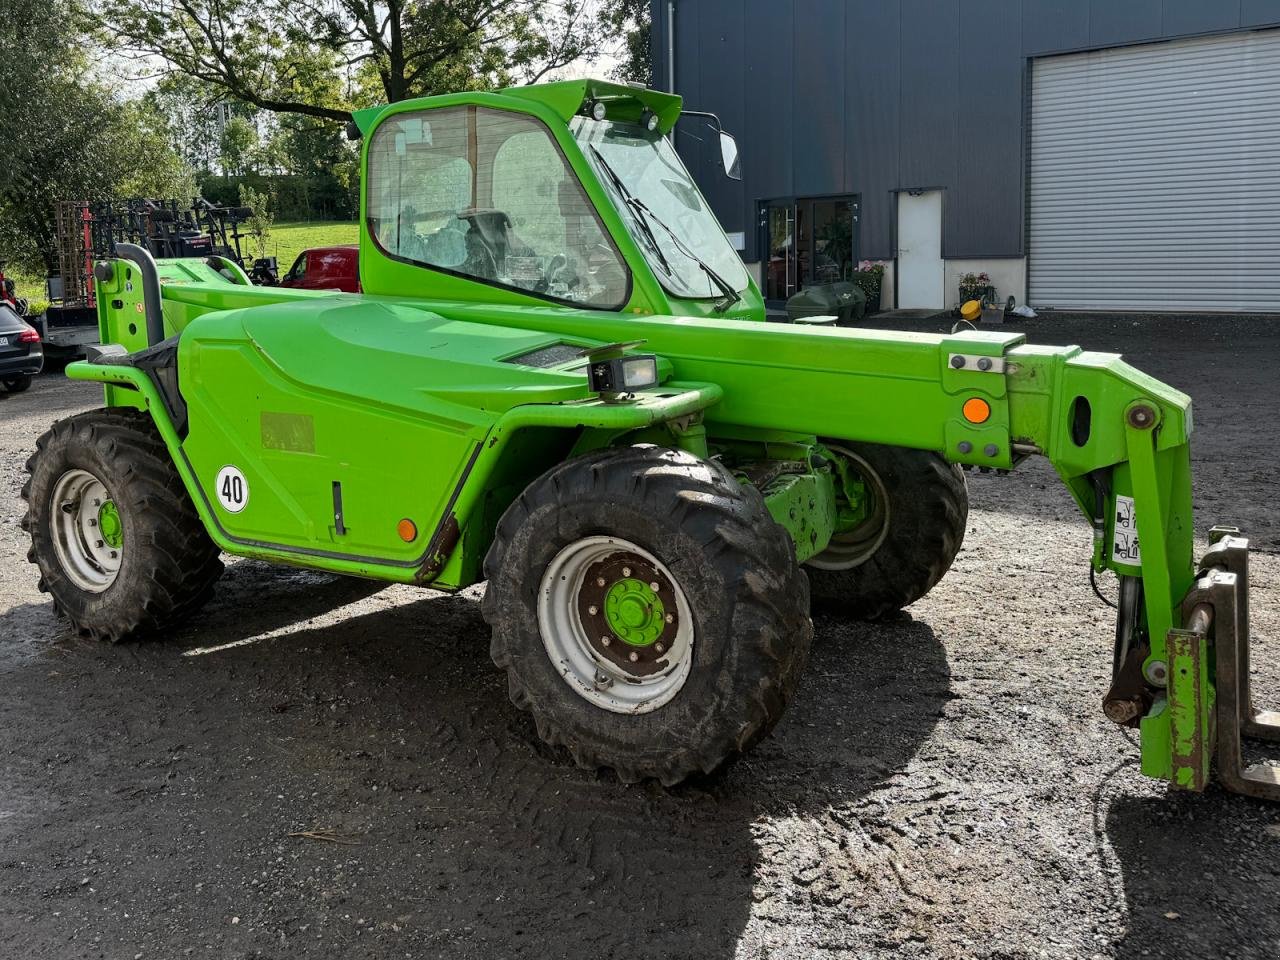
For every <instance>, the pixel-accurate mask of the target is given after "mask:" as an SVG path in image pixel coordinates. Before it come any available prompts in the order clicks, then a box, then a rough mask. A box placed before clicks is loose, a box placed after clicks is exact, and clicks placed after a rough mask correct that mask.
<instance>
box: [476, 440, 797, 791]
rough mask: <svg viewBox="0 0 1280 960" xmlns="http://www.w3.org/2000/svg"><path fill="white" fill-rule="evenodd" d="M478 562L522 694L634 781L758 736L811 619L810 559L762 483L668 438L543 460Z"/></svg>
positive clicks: (582, 758) (693, 765)
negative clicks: (755, 484)
mask: <svg viewBox="0 0 1280 960" xmlns="http://www.w3.org/2000/svg"><path fill="white" fill-rule="evenodd" d="M485 574H486V576H487V578H488V580H489V584H488V589H487V591H486V593H485V598H484V607H483V609H484V615H485V619H486V620H488V621H489V624H490V626H491V627H492V628H493V642H492V655H493V660H494V663H496V664H497V665H498V666H499V667H500V668H502V669H505V670H506V671H507V678H508V686H509V689H510V695H511V700H512V702H513V703H514V704H515V705H516V706H517V707H520V708H521V709H524V710H527V711H529V712H530V713H531V714H532V715H533V718H534V721H535V723H536V725H537V729H538V735H539V736H540V737H541V738H542V739H543V740H545V741H547V742H548V743H551V744H553V745H560V746H564V747H566V748H567V749H568V750H569V752H570V754H571V755H572V756H573V758H574V760H575V761H576V762H577V763H578V764H579V765H580V766H583V767H587V768H599V767H607V768H611V769H612V770H614V771H615V772H616V773H617V775H618V777H619V778H620V779H621V780H623V781H625V782H634V781H637V780H641V779H645V778H650V777H652V778H656V779H658V780H660V781H661V782H662V783H664V784H667V785H671V784H674V783H678V782H679V781H681V780H684V779H685V778H687V777H689V776H691V775H693V774H696V773H710V772H712V771H714V770H716V769H718V768H720V767H722V766H723V765H724V764H725V763H727V762H728V761H730V760H732V759H733V758H734V757H736V756H738V755H739V754H740V753H742V752H744V751H745V750H747V749H749V748H750V747H751V746H752V745H753V744H754V743H755V742H757V741H758V740H759V739H761V738H762V737H764V736H765V734H767V733H768V732H769V730H771V729H772V728H773V726H774V725H775V724H776V723H777V722H778V720H779V718H780V717H781V716H782V712H783V709H784V708H785V706H786V704H787V702H788V700H790V698H791V696H792V693H793V692H794V690H795V687H796V682H797V680H798V679H799V675H800V672H801V670H802V669H803V666H804V663H805V660H806V659H807V656H808V651H809V645H810V641H811V639H812V634H813V628H812V624H811V623H810V620H809V615H808V606H809V590H808V584H807V582H806V580H805V576H804V573H803V572H802V571H801V570H800V568H799V566H798V564H797V563H796V561H795V552H794V547H793V546H792V544H791V541H790V538H789V537H788V536H787V533H786V531H785V530H784V529H783V528H782V527H781V526H779V525H778V524H777V523H776V522H774V520H773V519H772V518H771V517H770V516H769V513H768V511H767V510H766V509H765V505H764V501H763V499H762V498H761V497H760V495H759V493H757V492H756V491H755V490H754V489H753V488H750V487H744V486H743V485H742V484H740V483H738V481H737V480H735V479H734V477H733V476H732V475H731V474H730V473H729V472H728V471H727V470H725V469H724V468H723V467H721V466H720V465H719V464H715V463H710V462H708V461H704V460H700V459H698V458H696V457H694V456H692V455H690V454H687V453H683V452H680V451H675V450H665V449H660V448H657V447H648V446H638V447H628V448H625V449H621V450H604V451H598V452H595V453H591V454H588V455H586V456H584V457H580V458H578V459H575V460H571V461H568V462H567V463H564V464H561V465H559V466H557V467H555V468H553V469H552V470H550V471H548V472H547V473H546V474H544V475H543V476H542V477H541V478H539V479H538V480H536V481H535V482H534V483H533V484H531V485H530V486H529V487H528V489H526V490H525V492H524V493H522V494H521V495H520V496H519V497H518V498H517V499H516V500H515V502H514V503H512V505H511V506H510V507H509V508H508V510H507V511H506V513H505V514H504V515H503V517H502V520H501V521H500V523H499V524H498V529H497V532H496V534H495V537H494V542H493V546H492V547H491V548H490V550H489V554H488V556H487V557H486V558H485Z"/></svg>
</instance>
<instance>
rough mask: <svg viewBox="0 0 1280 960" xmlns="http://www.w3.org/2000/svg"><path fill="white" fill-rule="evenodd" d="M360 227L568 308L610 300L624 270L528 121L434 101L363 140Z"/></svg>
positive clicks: (430, 261)
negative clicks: (364, 195)
mask: <svg viewBox="0 0 1280 960" xmlns="http://www.w3.org/2000/svg"><path fill="white" fill-rule="evenodd" d="M367 190H368V199H367V210H368V221H369V233H370V235H371V236H372V237H373V239H374V241H375V243H376V244H377V245H378V246H379V247H380V248H381V249H382V250H383V251H384V252H385V253H387V254H388V255H390V256H391V257H394V258H395V259H398V260H403V261H407V262H409V263H414V264H419V265H421V266H424V267H430V268H432V269H436V270H441V271H443V272H446V273H451V274H455V275H458V276H463V277H467V278H470V279H475V280H479V281H482V282H484V283H489V284H493V285H495V286H501V287H509V288H511V289H515V290H520V291H522V292H526V293H531V294H534V295H535V296H542V297H546V298H547V299H551V300H557V301H562V302H568V303H572V304H574V305H577V306H585V307H599V308H602V309H617V308H619V307H621V306H623V304H624V303H625V302H626V300H627V296H628V288H629V276H628V273H627V269H626V266H625V265H624V263H623V261H622V257H621V255H620V254H619V253H618V251H617V250H616V249H615V248H614V246H613V243H612V242H611V241H610V239H609V237H608V234H607V233H606V232H605V230H604V227H603V225H602V224H601V223H600V220H599V218H598V217H597V216H596V212H595V209H594V207H593V206H592V205H591V201H590V200H589V199H588V198H587V195H586V192H585V191H584V190H583V189H582V185H581V184H580V183H579V182H578V180H577V178H576V177H575V176H574V174H573V171H572V170H570V169H569V166H568V163H567V162H566V161H565V158H564V156H563V155H562V154H561V152H560V149H559V147H558V146H557V145H556V143H555V141H554V140H553V139H552V138H551V134H550V131H548V130H547V128H546V127H545V126H544V125H543V124H542V123H541V122H540V121H538V120H537V119H535V118H533V117H529V116H525V115H523V114H518V113H511V112H509V111H504V110H490V109H486V108H483V107H474V106H467V107H443V108H439V109H435V110H422V111H417V112H413V113H406V114H401V115H398V116H395V117H392V118H391V119H389V120H386V121H384V122H383V123H381V124H380V125H379V126H378V128H377V130H376V131H374V134H373V138H372V140H371V141H370V143H369V177H368V186H367Z"/></svg>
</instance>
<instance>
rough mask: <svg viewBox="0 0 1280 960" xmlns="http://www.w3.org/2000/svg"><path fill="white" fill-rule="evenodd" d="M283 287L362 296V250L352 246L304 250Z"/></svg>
mask: <svg viewBox="0 0 1280 960" xmlns="http://www.w3.org/2000/svg"><path fill="white" fill-rule="evenodd" d="M280 286H282V287H301V288H303V289H304V290H344V291H346V292H347V293H359V292H360V248H359V247H358V246H357V245H355V244H353V243H348V244H342V245H341V246H336V247H312V248H311V249H310V250H303V251H302V253H300V254H298V259H297V260H295V261H293V266H292V267H290V268H289V272H288V273H286V274H285V275H284V276H283V277H281V278H280Z"/></svg>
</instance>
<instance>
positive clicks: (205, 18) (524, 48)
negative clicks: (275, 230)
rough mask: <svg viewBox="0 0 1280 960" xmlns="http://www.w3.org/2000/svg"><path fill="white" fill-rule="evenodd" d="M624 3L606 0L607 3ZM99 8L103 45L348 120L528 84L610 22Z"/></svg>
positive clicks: (350, 2) (492, 7) (440, 4)
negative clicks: (361, 111) (457, 93)
mask: <svg viewBox="0 0 1280 960" xmlns="http://www.w3.org/2000/svg"><path fill="white" fill-rule="evenodd" d="M24 2H30V0H24ZM617 2H618V0H607V2H606V4H605V7H604V9H606V10H608V9H611V7H612V5H614V4H616V3H617ZM101 6H102V12H103V14H104V16H103V19H104V21H105V22H107V23H109V24H111V30H110V31H109V32H108V31H104V32H103V40H104V42H108V43H112V44H115V45H117V46H119V47H122V48H124V49H125V50H127V51H130V52H134V53H142V54H145V55H146V56H149V57H153V58H158V59H160V60H162V61H164V62H165V63H167V64H168V66H169V67H170V68H171V69H172V70H174V71H176V72H178V73H181V74H183V75H185V76H187V77H191V78H195V79H197V80H199V81H200V82H202V83H204V84H209V85H212V86H213V87H216V88H217V89H218V90H219V91H220V92H221V95H222V96H223V97H225V98H231V99H235V100H239V101H242V102H244V103H248V104H254V105H256V106H258V107H261V108H263V109H266V110H270V111H273V112H278V113H299V114H303V115H306V116H311V117H314V118H318V119H328V120H346V119H347V118H348V117H349V116H350V111H351V109H353V108H355V107H358V106H364V105H368V104H369V103H373V102H390V103H394V102H396V101H399V100H404V99H407V98H409V97H415V96H424V95H428V94H432V93H440V92H445V91H452V90H470V89H483V88H488V87H495V86H502V85H505V84H510V83H515V82H526V83H527V82H532V81H534V80H537V79H539V78H541V77H544V76H546V75H547V74H548V73H550V72H552V71H554V70H557V69H559V68H561V67H563V66H565V65H567V64H570V63H573V62H575V61H581V60H584V59H585V60H590V59H592V58H593V57H595V56H596V55H597V54H598V52H599V48H600V44H601V41H602V38H604V37H607V36H608V35H609V30H610V24H609V22H607V21H606V20H604V19H602V16H601V13H600V11H601V6H600V4H599V3H597V2H589V0H418V2H415V3H404V2H401V0H395V2H391V3H386V2H383V0H343V2H342V3H332V4H330V3H302V4H299V3H296V2H294V0H182V2H181V3H180V4H177V5H175V4H173V3H171V2H170V0H103V3H102V5H101ZM633 6H636V4H635V2H634V0H632V2H630V3H629V4H628V7H633ZM624 19H625V18H624ZM628 22H630V21H628ZM344 75H345V76H346V77H349V78H350V79H349V80H347V82H346V84H345V85H344V84H343V83H342V82H341V81H342V79H343V78H344Z"/></svg>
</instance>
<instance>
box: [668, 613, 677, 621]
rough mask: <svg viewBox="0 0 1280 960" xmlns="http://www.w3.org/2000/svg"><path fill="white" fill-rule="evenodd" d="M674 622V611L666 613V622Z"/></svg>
mask: <svg viewBox="0 0 1280 960" xmlns="http://www.w3.org/2000/svg"><path fill="white" fill-rule="evenodd" d="M675 622H676V615H675V614H674V613H668V614H667V623H675Z"/></svg>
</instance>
